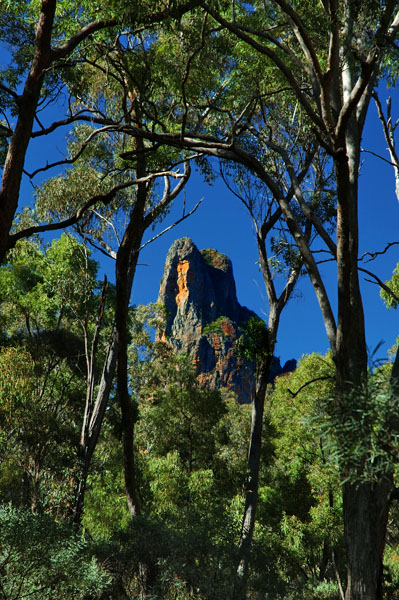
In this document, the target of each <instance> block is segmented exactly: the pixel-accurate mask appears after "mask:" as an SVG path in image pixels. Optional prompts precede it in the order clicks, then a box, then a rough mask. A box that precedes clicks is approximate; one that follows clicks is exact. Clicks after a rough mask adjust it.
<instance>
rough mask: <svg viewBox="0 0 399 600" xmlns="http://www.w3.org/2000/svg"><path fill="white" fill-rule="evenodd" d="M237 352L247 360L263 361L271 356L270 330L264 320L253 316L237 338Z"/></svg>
mask: <svg viewBox="0 0 399 600" xmlns="http://www.w3.org/2000/svg"><path fill="white" fill-rule="evenodd" d="M236 349H237V354H238V356H240V357H241V358H243V359H244V360H245V361H248V362H255V361H261V360H264V359H265V358H267V357H269V356H270V340H269V331H268V329H267V326H266V324H265V323H264V321H262V320H261V319H259V318H257V317H251V318H250V320H249V321H248V323H247V324H246V325H245V326H244V327H243V328H242V334H241V336H240V337H239V338H238V340H237V345H236Z"/></svg>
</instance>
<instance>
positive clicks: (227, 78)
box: [138, 0, 399, 600]
mask: <svg viewBox="0 0 399 600" xmlns="http://www.w3.org/2000/svg"><path fill="white" fill-rule="evenodd" d="M201 7H202V13H201V15H200V14H199V13H198V12H197V13H193V15H192V16H191V17H190V18H191V21H190V22H188V20H186V21H185V20H183V21H182V24H181V30H182V29H183V28H184V24H185V23H186V24H187V23H188V25H186V26H187V27H189V29H190V28H191V30H192V28H193V26H194V25H193V24H195V20H197V23H198V24H197V36H196V39H197V40H201V41H200V42H197V46H192V47H191V52H190V51H188V50H187V54H186V57H187V58H186V61H185V70H184V71H183V75H182V77H181V79H180V91H179V90H178V91H177V93H176V95H175V97H174V105H173V106H174V114H175V116H176V121H177V122H178V123H179V124H180V127H179V128H178V129H179V131H178V132H176V131H175V129H172V128H169V130H167V131H166V132H165V127H159V128H158V129H157V130H154V129H152V130H151V131H145V128H141V131H140V132H138V135H142V136H144V137H146V138H147V139H148V140H150V141H152V143H153V144H159V143H168V144H171V145H175V146H178V147H185V148H190V149H192V150H195V151H196V152H203V153H207V154H208V155H210V156H215V157H218V158H222V159H226V160H233V161H235V162H239V163H241V164H243V165H245V166H247V167H249V168H250V169H251V170H252V171H253V172H254V173H255V174H256V175H257V176H258V177H259V178H260V179H261V180H262V181H263V182H265V183H266V185H267V186H268V187H269V189H270V190H271V191H272V193H273V194H275V196H276V199H277V201H278V203H279V206H280V208H281V211H282V214H283V216H284V219H285V221H286V223H287V226H288V228H289V229H290V232H291V234H292V236H293V237H294V239H295V242H296V244H297V246H298V249H299V251H300V253H301V256H302V258H303V261H304V265H305V267H306V269H307V271H308V274H309V277H310V279H311V281H312V283H313V286H314V289H315V292H316V295H317V298H318V301H319V304H320V308H321V311H322V315H323V319H324V323H325V328H326V332H327V336H328V339H329V343H330V345H331V349H332V352H333V356H334V360H335V362H336V367H337V368H336V407H337V410H338V412H339V414H340V419H341V424H342V444H343V446H345V445H346V442H347V441H348V440H349V438H350V439H352V438H353V437H356V430H355V428H354V427H352V428H350V427H349V424H351V423H352V424H354V423H355V422H356V418H357V417H359V415H361V414H364V413H367V406H368V393H367V348H366V333H365V323H364V312H363V303H362V296H361V292H360V286H359V266H358V234H359V232H358V178H359V170H360V150H361V148H360V142H361V137H362V132H363V128H364V124H365V119H366V115H367V112H368V107H369V104H370V99H371V94H372V92H373V89H374V88H375V87H376V85H377V83H378V82H379V81H380V80H381V79H382V78H383V77H391V78H392V79H395V77H396V73H395V54H396V52H397V48H396V45H395V41H396V39H397V34H398V27H399V13H398V7H397V3H396V2H393V1H390V2H387V3H381V4H377V3H373V4H367V5H366V4H365V3H354V2H349V1H345V0H342V1H338V0H334V1H330V2H322V3H313V2H310V3H306V4H301V5H300V6H299V5H298V6H297V5H296V4H294V3H290V2H287V1H286V0H271V1H270V2H267V3H257V2H253V3H251V2H250V3H238V2H237V3H233V4H232V5H231V4H228V5H227V3H226V5H220V4H217V3H213V2H209V3H206V2H203V3H202V4H201ZM191 35H192V36H193V34H191ZM207 40H212V44H217V43H219V44H220V48H221V50H222V51H224V52H225V56H228V57H229V60H226V61H225V62H224V63H223V66H224V68H225V70H224V71H223V76H222V77H221V84H220V85H219V86H218V87H217V88H214V87H212V88H209V89H211V90H212V91H211V92H208V95H206V93H204V95H203V96H202V97H198V95H197V96H196V97H195V96H194V94H193V95H191V96H190V94H189V89H190V88H189V81H190V77H192V78H193V79H195V76H194V75H193V70H194V66H195V64H199V63H200V61H201V60H202V64H205V65H206V60H205V57H206V51H204V52H203V53H202V50H203V49H204V48H206V42H207ZM170 48H171V50H172V49H173V46H172V45H171V46H170ZM246 60H247V61H248V62H247V63H246ZM248 65H249V66H248ZM249 73H251V76H252V82H253V83H252V86H251V85H250V84H249V81H250V78H249ZM254 88H256V89H257V91H258V93H257V94H254V93H253V90H254ZM270 88H271V89H270ZM284 91H285V98H286V100H285V102H286V106H287V109H289V108H291V110H296V111H300V112H301V114H303V115H304V116H305V117H306V119H307V123H308V132H309V137H312V138H313V139H314V140H315V141H316V142H317V143H318V144H320V145H321V147H323V149H324V150H325V152H326V153H327V155H328V156H329V157H330V161H331V164H332V165H333V168H334V184H335V188H336V194H337V226H336V229H335V232H334V233H335V237H334V236H333V235H329V233H328V232H327V231H326V230H325V228H323V226H322V225H321V223H320V222H319V221H318V220H317V219H316V218H315V216H314V214H313V213H314V211H313V210H312V208H311V206H309V204H307V203H306V202H302V200H301V197H300V194H298V204H299V206H300V211H301V212H302V213H303V215H304V218H306V219H308V220H310V221H311V222H312V224H313V226H314V227H315V230H316V231H317V232H318V233H319V235H320V237H321V238H322V239H323V241H324V243H325V247H326V250H327V251H328V252H329V253H330V255H331V257H332V258H334V259H335V260H336V261H337V269H338V271H337V293H338V311H337V322H336V319H335V315H334V312H333V310H332V306H331V300H330V298H329V296H328V294H327V292H326V288H325V283H324V281H323V278H322V276H321V274H320V271H319V268H318V266H317V264H316V260H315V257H314V255H313V254H312V252H311V250H310V248H309V245H308V243H307V241H306V239H305V238H304V236H303V234H302V233H301V231H300V228H299V225H298V219H297V217H296V215H295V213H294V211H293V210H292V206H291V203H287V202H286V200H285V198H284V196H283V195H282V194H281V193H280V190H279V189H278V188H277V187H276V185H275V182H274V181H273V179H272V178H271V177H270V175H269V173H268V172H267V170H266V169H265V168H264V165H263V163H262V155H261V154H260V153H259V152H253V151H252V150H251V149H250V148H249V149H248V145H247V144H246V138H247V135H248V134H253V128H254V126H255V128H256V126H258V128H262V129H263V130H264V131H265V132H266V133H265V134H264V135H263V137H264V138H266V141H267V132H268V114H267V113H266V114H262V113H261V111H260V110H259V102H257V98H258V97H259V95H263V96H267V95H269V97H270V96H272V95H274V96H275V97H276V98H278V97H282V96H283V93H284ZM273 92H274V94H273ZM283 101H284V100H283ZM295 106H296V109H295ZM212 119H213V120H212ZM158 121H159V122H160V121H161V119H158ZM268 145H269V147H270V148H271V144H270V143H269V144H268ZM274 151H275V152H276V154H277V155H278V156H280V158H281V159H282V160H283V161H284V162H285V164H286V168H287V171H288V172H291V173H292V175H293V178H294V179H293V185H296V182H295V179H297V175H298V174H297V173H294V172H293V171H292V169H291V165H290V162H291V158H290V157H289V156H288V155H287V153H286V151H285V148H284V146H281V145H280V147H275V148H274ZM376 281H377V280H376ZM395 378H396V374H395V370H394V371H393V387H392V393H394V394H395V393H396V391H395V385H394V380H395ZM345 427H346V429H345ZM396 428H397V424H396V419H394V418H392V419H391V421H390V422H389V431H390V435H395V431H396ZM345 431H346V433H344V432H345ZM369 442H370V439H369V438H367V436H366V438H365V439H364V440H363V458H364V460H363V463H364V464H365V463H367V462H368V461H370V460H372V453H371V450H370V444H369ZM361 464H362V461H361V460H360V461H358V460H353V461H352V460H351V459H350V457H349V456H347V457H346V459H343V460H342V465H341V469H342V478H343V503H344V510H343V515H344V516H343V518H344V523H345V536H346V546H347V561H348V581H347V587H346V592H345V594H346V599H347V600H355V599H358V598H367V599H375V598H380V597H381V594H382V583H383V573H382V554H383V549H384V543H385V532H386V523H387V518H388V511H389V507H390V503H391V499H392V497H393V495H394V494H395V486H394V481H393V476H392V469H389V468H386V466H384V465H385V463H384V464H383V463H382V462H381V463H380V462H379V461H377V463H376V464H375V478H374V480H373V481H369V480H368V479H367V476H366V475H365V472H364V470H363V469H362V467H361ZM348 473H350V476H348Z"/></svg>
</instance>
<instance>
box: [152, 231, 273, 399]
mask: <svg viewBox="0 0 399 600" xmlns="http://www.w3.org/2000/svg"><path fill="white" fill-rule="evenodd" d="M158 302H160V303H161V304H163V305H164V306H165V308H166V311H167V320H166V326H165V331H164V332H162V337H164V336H165V338H168V339H169V340H170V341H171V343H172V344H173V345H174V346H175V348H176V349H177V350H182V351H184V352H186V353H187V354H189V355H190V356H191V357H192V359H193V362H194V364H195V365H196V367H197V371H198V378H199V380H200V381H201V382H203V383H207V384H209V385H212V386H214V387H217V388H221V387H226V388H228V389H230V390H232V391H234V392H235V393H236V394H237V397H238V400H239V402H241V403H243V402H250V401H251V398H252V394H253V391H254V383H255V382H254V374H253V372H251V371H250V370H249V369H243V368H239V366H238V364H237V359H236V356H235V353H234V343H235V340H236V339H237V337H238V335H239V333H240V332H239V328H240V327H242V326H243V325H244V324H245V323H246V322H247V321H248V320H249V319H250V318H251V317H256V316H257V315H256V314H255V313H254V312H253V311H251V310H249V309H248V308H246V307H244V306H241V305H240V304H239V302H238V300H237V295H236V286H235V281H234V277H233V269H232V266H231V261H230V260H229V259H228V258H227V256H225V255H224V254H221V253H219V252H217V251H216V250H212V249H207V250H201V251H199V250H198V248H197V247H196V246H195V245H194V244H193V242H192V241H191V240H190V239H189V238H181V239H179V240H176V241H175V242H174V243H173V244H172V246H171V248H170V250H169V252H168V255H167V257H166V262H165V270H164V275H163V278H162V281H161V287H160V290H159V296H158ZM281 372H282V369H281V367H280V363H279V361H276V364H275V373H274V376H275V375H277V374H281Z"/></svg>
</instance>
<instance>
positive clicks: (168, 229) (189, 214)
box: [139, 198, 203, 252]
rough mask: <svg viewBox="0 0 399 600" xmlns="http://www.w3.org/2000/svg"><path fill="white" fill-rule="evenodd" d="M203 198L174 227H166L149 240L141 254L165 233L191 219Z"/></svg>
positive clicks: (143, 246)
mask: <svg viewBox="0 0 399 600" xmlns="http://www.w3.org/2000/svg"><path fill="white" fill-rule="evenodd" d="M202 201H203V198H201V200H199V202H197V204H196V205H195V206H194V208H193V209H192V210H190V212H188V213H187V214H185V215H183V216H182V217H181V218H180V219H178V220H177V221H175V222H174V223H173V224H172V225H169V227H166V229H164V230H163V231H161V232H160V233H158V234H157V235H155V236H154V237H153V238H151V239H150V240H148V241H147V242H145V244H143V245H142V246H141V247H140V249H139V252H141V251H142V249H143V248H145V247H146V246H148V244H151V243H152V242H154V241H155V240H157V239H158V238H159V237H161V235H164V233H166V232H167V231H170V230H171V229H173V228H174V227H176V225H179V224H180V223H182V222H183V221H185V220H186V219H188V217H191V215H193V214H194V213H195V211H196V210H197V208H198V207H199V206H200V204H201V203H202Z"/></svg>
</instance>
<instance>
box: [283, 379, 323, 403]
mask: <svg viewBox="0 0 399 600" xmlns="http://www.w3.org/2000/svg"><path fill="white" fill-rule="evenodd" d="M328 379H334V376H333V375H321V376H320V377H315V378H314V379H311V380H310V381H307V382H306V383H304V384H303V385H301V387H300V388H299V389H298V390H297V391H296V392H292V391H291V390H290V389H289V388H287V391H288V392H289V393H290V394H291V398H295V396H298V394H299V393H300V392H302V390H303V389H304V388H306V387H307V386H308V385H311V384H312V383H316V381H327V380H328Z"/></svg>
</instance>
